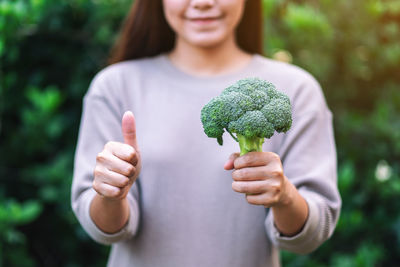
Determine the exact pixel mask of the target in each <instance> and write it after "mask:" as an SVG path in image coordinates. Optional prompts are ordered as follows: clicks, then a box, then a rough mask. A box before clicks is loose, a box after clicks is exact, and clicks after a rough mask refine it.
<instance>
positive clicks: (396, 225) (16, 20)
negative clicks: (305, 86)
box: [0, 0, 400, 267]
mask: <svg viewBox="0 0 400 267" xmlns="http://www.w3.org/2000/svg"><path fill="white" fill-rule="evenodd" d="M263 2H264V13H265V51H266V55H268V56H269V57H273V58H277V59H280V60H285V61H289V62H292V63H294V64H296V65H299V66H301V67H303V68H305V69H307V70H308V71H310V72H311V73H312V74H313V75H315V76H316V77H317V79H318V80H319V81H320V83H321V85H322V87H323V89H324V92H325V95H326V97H327V101H328V104H329V106H330V107H331V109H332V111H333V113H334V116H335V134H336V142H337V148H338V158H339V188H340V191H341V194H342V198H343V210H342V214H341V217H340V221H339V223H338V227H337V229H336V232H335V234H334V236H333V237H332V239H331V240H330V241H328V242H326V243H325V244H324V245H323V246H322V247H321V248H320V249H318V250H317V251H315V252H314V253H312V254H310V255H305V256H298V255H294V254H291V253H288V252H283V253H282V255H283V257H282V258H283V264H284V266H326V265H329V266H396V263H397V264H398V263H399V262H400V202H399V201H398V199H399V196H400V116H399V115H400V90H399V89H400V2H399V1H396V0H352V1H348V0H319V1H316V0H305V1H294V0H293V1H287V0H263ZM130 4H131V1H128V0H118V1H117V0H91V1H89V0H69V1H60V0H0V64H1V65H0V179H1V180H0V181H1V187H0V267H2V266H22V267H23V266H56V265H59V266H104V265H105V261H106V259H107V253H108V248H106V247H103V246H100V245H97V244H95V243H94V242H93V241H91V240H90V238H89V237H88V236H87V235H86V234H85V233H84V231H83V230H82V229H81V227H80V226H79V224H78V222H77V221H76V219H75V217H74V216H73V214H72V211H71V208H70V186H71V178H72V169H73V153H74V148H75V144H76V139H77V133H78V127H79V120H80V113H81V101H82V97H83V94H84V93H85V92H86V90H87V88H88V86H89V83H90V81H91V79H92V78H93V76H94V75H95V73H96V72H98V71H99V70H100V69H101V68H102V67H104V66H105V64H106V58H107V54H108V51H109V48H110V45H111V44H112V43H113V41H114V40H115V37H116V33H117V31H118V28H119V25H120V23H121V21H122V19H123V17H124V16H125V14H126V12H127V9H128V7H129V6H130ZM316 164H318V163H317V162H316Z"/></svg>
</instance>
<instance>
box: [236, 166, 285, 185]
mask: <svg viewBox="0 0 400 267" xmlns="http://www.w3.org/2000/svg"><path fill="white" fill-rule="evenodd" d="M283 177H284V173H283V169H282V165H279V164H274V163H269V164H268V165H264V166H259V167H246V168H242V169H235V170H234V171H233V172H232V179H233V180H235V181H257V180H267V179H280V178H283Z"/></svg>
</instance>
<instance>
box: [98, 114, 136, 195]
mask: <svg viewBox="0 0 400 267" xmlns="http://www.w3.org/2000/svg"><path fill="white" fill-rule="evenodd" d="M122 134H123V137H124V143H120V142H111V141H110V142H108V143H107V144H106V145H105V146H104V149H103V151H101V152H100V153H99V154H98V155H97V158H96V167H95V169H94V180H93V188H94V190H96V192H97V193H98V194H99V195H101V196H103V197H104V198H107V199H109V200H113V199H114V200H120V199H124V198H125V197H126V196H127V194H128V192H129V189H130V188H131V186H132V184H133V182H134V181H135V180H136V179H137V177H138V175H139V173H140V169H141V160H140V152H139V148H138V144H137V140H136V125H135V117H134V116H133V113H132V112H130V111H127V112H125V114H124V116H123V117H122Z"/></svg>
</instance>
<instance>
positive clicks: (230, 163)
mask: <svg viewBox="0 0 400 267" xmlns="http://www.w3.org/2000/svg"><path fill="white" fill-rule="evenodd" d="M239 155H240V154H239V153H233V154H231V155H230V156H229V159H228V161H227V162H225V165H224V169H225V170H232V169H233V162H234V161H235V159H236V158H238V157H239Z"/></svg>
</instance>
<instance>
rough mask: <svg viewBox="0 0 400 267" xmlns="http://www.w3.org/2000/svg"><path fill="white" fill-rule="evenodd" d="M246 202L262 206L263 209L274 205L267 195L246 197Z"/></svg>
mask: <svg viewBox="0 0 400 267" xmlns="http://www.w3.org/2000/svg"><path fill="white" fill-rule="evenodd" d="M246 200H247V202H248V203H249V204H252V205H263V206H265V207H271V206H273V204H274V203H275V202H274V200H273V199H271V198H270V197H269V196H268V194H257V195H246Z"/></svg>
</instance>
